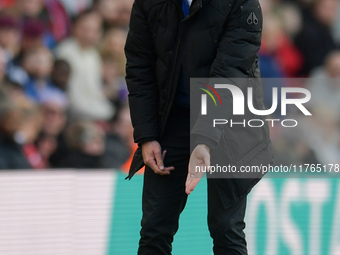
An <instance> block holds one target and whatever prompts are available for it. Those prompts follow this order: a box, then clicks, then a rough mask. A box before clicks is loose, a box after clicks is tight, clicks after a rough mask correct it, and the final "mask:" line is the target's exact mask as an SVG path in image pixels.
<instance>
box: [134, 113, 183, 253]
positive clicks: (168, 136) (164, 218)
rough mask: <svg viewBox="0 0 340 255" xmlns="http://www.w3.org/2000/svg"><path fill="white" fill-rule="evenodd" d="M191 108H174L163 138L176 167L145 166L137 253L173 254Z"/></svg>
mask: <svg viewBox="0 0 340 255" xmlns="http://www.w3.org/2000/svg"><path fill="white" fill-rule="evenodd" d="M189 121H190V120H189V111H188V109H181V108H179V107H174V108H173V109H172V111H171V112H170V116H169V122H168V125H167V127H166V129H165V131H164V136H163V137H162V138H161V140H160V144H161V147H162V150H167V153H166V156H165V160H164V165H165V166H166V167H168V166H174V167H175V170H172V171H171V174H170V175H166V176H161V175H158V174H155V173H154V172H153V171H152V169H150V168H149V167H146V168H145V173H144V186H143V198H142V203H143V205H142V209H143V217H142V221H141V225H142V229H141V232H140V234H141V238H140V242H139V249H138V255H170V254H171V250H172V241H173V237H174V235H175V233H176V232H177V230H178V220H179V216H180V213H181V212H182V211H183V209H184V207H185V204H186V200H187V194H186V193H185V181H186V177H187V174H188V163H189V157H190V147H189V141H190V137H189V127H190V126H189Z"/></svg>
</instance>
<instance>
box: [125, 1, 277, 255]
mask: <svg viewBox="0 0 340 255" xmlns="http://www.w3.org/2000/svg"><path fill="white" fill-rule="evenodd" d="M261 30H262V13H261V8H260V5H259V2H258V0H193V1H190V0H135V2H134V5H133V8H132V13H131V20H130V30H129V34H128V38H127V41H126V46H125V53H126V57H127V66H126V82H127V86H128V89H129V105H130V111H131V119H132V124H133V127H134V139H135V142H136V143H138V145H139V147H138V149H137V151H136V152H135V155H134V159H133V161H132V164H131V167H130V172H129V176H128V178H131V177H132V176H133V175H134V174H135V173H136V172H137V171H138V170H139V169H140V168H141V167H143V165H146V167H145V173H144V184H143V198H142V209H143V218H142V222H141V225H142V229H141V232H140V234H141V238H140V242H139V249H138V254H139V255H142V254H145V255H146V254H147V255H153V254H155V255H156V254H157V255H163V254H164V255H165V254H167V255H169V254H171V250H172V246H171V244H172V241H173V237H174V235H175V233H176V231H177V229H178V220H179V215H180V213H181V212H182V210H183V209H184V207H185V204H186V200H187V194H190V192H191V191H193V189H194V188H195V186H196V184H197V183H198V181H199V178H197V177H198V176H196V175H195V174H194V175H192V174H188V164H189V159H190V165H191V166H194V165H210V159H212V161H213V159H214V158H219V157H222V158H225V159H226V160H228V163H230V164H233V165H238V164H240V162H241V163H242V164H247V165H252V164H260V163H261V164H262V163H263V164H269V163H271V162H272V152H271V147H270V139H269V131H268V126H266V125H264V126H263V127H261V128H258V129H256V131H255V130H251V129H249V128H248V129H247V128H245V129H244V130H242V132H238V130H237V129H231V128H228V127H224V128H219V129H214V132H210V131H209V132H208V130H209V128H207V126H206V125H207V124H206V123H208V122H207V121H206V120H205V116H200V117H199V118H198V119H197V121H196V122H195V123H194V125H192V126H190V116H198V115H199V109H198V107H191V108H190V101H189V91H190V89H189V88H190V78H193V77H195V78H199V77H202V78H259V77H260V73H259V69H258V57H257V52H258V50H259V48H260V44H261ZM254 87H255V89H254V102H255V104H256V106H257V107H258V108H257V109H260V108H263V103H262V97H263V96H262V93H263V92H262V85H261V84H260V83H256V82H255V83H254ZM222 97H223V95H222ZM223 98H224V100H226V101H228V100H229V102H226V103H227V104H231V102H230V101H231V99H230V97H228V96H224V97H223ZM231 110H232V109H230V111H231ZM244 118H245V119H250V118H251V116H249V115H248V116H247V113H246V115H245V116H244ZM190 136H191V137H192V140H193V141H194V145H195V146H194V150H193V151H192V153H190ZM226 148H230V149H226ZM258 181H259V179H258V178H257V179H208V226H209V231H210V235H211V237H212V238H213V245H214V247H213V251H214V254H215V255H222V254H223V255H226V254H228V255H233V254H247V247H246V240H245V235H244V232H243V230H244V227H245V223H244V216H245V209H246V196H247V194H248V193H249V192H250V190H251V188H252V187H253V186H254V185H255V184H256V183H257V182H258Z"/></svg>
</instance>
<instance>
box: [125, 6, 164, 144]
mask: <svg viewBox="0 0 340 255" xmlns="http://www.w3.org/2000/svg"><path fill="white" fill-rule="evenodd" d="M141 7H142V6H141V3H140V2H139V1H138V0H136V1H135V2H134V4H133V7H132V13H131V20H130V30H129V33H128V37H127V41H126V45H125V55H126V59H127V64H126V83H127V87H128V90H129V96H128V97H129V106H130V114H131V120H132V125H133V127H134V140H135V142H136V143H138V144H141V143H143V142H145V141H151V140H157V139H158V136H159V127H158V123H159V120H158V101H159V95H158V86H157V80H156V74H155V63H156V58H157V55H156V52H155V49H154V44H153V41H152V36H151V34H150V31H149V26H148V22H147V16H146V15H145V13H144V12H143V10H142V8H141Z"/></svg>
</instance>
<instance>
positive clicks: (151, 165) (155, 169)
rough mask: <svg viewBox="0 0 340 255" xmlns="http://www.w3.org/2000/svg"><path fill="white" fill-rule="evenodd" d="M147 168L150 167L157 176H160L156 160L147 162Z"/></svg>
mask: <svg viewBox="0 0 340 255" xmlns="http://www.w3.org/2000/svg"><path fill="white" fill-rule="evenodd" d="M147 166H149V167H150V168H151V169H152V170H153V171H154V172H155V173H156V174H159V172H161V171H160V170H159V168H158V165H157V164H156V161H155V160H154V159H152V160H149V161H147Z"/></svg>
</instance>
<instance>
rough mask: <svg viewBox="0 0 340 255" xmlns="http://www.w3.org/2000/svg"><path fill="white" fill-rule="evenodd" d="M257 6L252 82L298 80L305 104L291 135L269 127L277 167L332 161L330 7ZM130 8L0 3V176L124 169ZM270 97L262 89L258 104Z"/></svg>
mask: <svg viewBox="0 0 340 255" xmlns="http://www.w3.org/2000/svg"><path fill="white" fill-rule="evenodd" d="M260 3H261V6H262V11H263V16H264V27H263V41H262V47H261V50H260V53H259V55H260V62H259V63H260V68H261V73H262V77H264V78H295V77H299V78H303V81H304V82H303V86H305V87H307V88H308V89H309V90H310V91H311V93H312V97H313V101H311V103H310V104H309V105H308V107H309V110H310V111H311V112H312V113H313V117H311V118H308V119H301V122H300V123H299V128H297V129H289V128H282V127H280V126H279V125H276V126H275V127H273V128H271V129H272V130H271V136H272V140H273V142H274V146H275V148H276V150H277V163H282V164H288V163H324V164H328V163H339V162H340V129H339V128H340V123H339V120H340V114H339V109H340V82H337V80H338V79H337V78H340V50H339V45H340V11H339V10H340V5H339V1H338V0H295V1H293V0H289V1H288V0H282V1H279V0H260ZM132 4H133V0H0V169H46V168H82V169H88V168H95V169H98V168H113V169H123V170H125V171H126V170H127V169H128V166H129V162H130V161H131V157H132V153H133V151H134V150H135V149H136V145H135V144H134V142H133V136H132V132H133V129H132V126H131V121H130V117H129V109H128V105H127V94H128V92H127V88H126V84H125V80H124V76H125V62H126V61H125V55H124V44H125V40H126V36H127V32H128V24H129V18H130V14H131V7H132ZM306 78H309V79H306ZM339 80H340V79H339ZM283 81H284V80H283ZM276 86H277V84H276ZM280 86H292V85H291V84H285V82H282V84H280ZM271 100H272V99H271V87H270V86H269V87H266V86H265V104H266V105H267V106H268V107H270V106H271ZM277 117H278V118H282V116H277ZM297 117H299V115H298V116H297Z"/></svg>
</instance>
